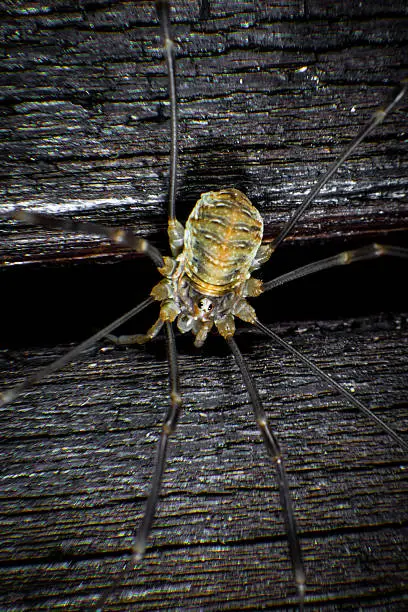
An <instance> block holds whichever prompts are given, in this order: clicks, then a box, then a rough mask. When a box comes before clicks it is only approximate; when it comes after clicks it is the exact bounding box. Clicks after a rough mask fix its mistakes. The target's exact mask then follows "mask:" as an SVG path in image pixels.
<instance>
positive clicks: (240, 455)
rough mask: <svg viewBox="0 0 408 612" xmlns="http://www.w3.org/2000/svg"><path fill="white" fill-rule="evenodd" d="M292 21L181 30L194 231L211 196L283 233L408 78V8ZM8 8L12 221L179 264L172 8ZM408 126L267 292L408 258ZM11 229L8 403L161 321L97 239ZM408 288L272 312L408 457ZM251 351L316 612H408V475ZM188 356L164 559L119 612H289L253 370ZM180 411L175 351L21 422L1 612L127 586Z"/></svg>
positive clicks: (6, 412)
mask: <svg viewBox="0 0 408 612" xmlns="http://www.w3.org/2000/svg"><path fill="white" fill-rule="evenodd" d="M269 4H270V3H258V4H255V3H249V2H248V3H244V2H232V1H231V0H228V1H224V2H213V1H211V0H210V1H209V2H205V3H202V5H201V6H200V4H199V3H194V2H188V3H181V5H180V6H178V5H177V6H174V7H172V20H173V22H174V26H173V29H174V36H175V39H176V43H177V58H178V63H177V70H178V90H179V97H180V105H179V116H180V147H181V155H180V167H181V170H180V186H179V198H178V200H179V208H178V209H179V211H180V214H179V216H180V218H181V220H185V218H186V216H187V215H188V213H189V211H190V210H191V208H192V206H193V204H194V202H195V200H196V199H197V197H198V196H199V194H200V193H201V192H203V191H205V190H207V189H209V188H219V187H222V186H235V187H238V188H240V189H242V190H243V191H245V193H246V194H247V195H248V196H249V197H250V198H251V200H252V201H253V203H254V204H255V205H256V206H257V207H258V208H259V210H260V211H261V212H262V214H263V215H264V218H265V222H266V226H267V232H268V233H269V234H271V235H273V234H275V233H276V231H277V229H278V228H279V227H281V225H282V223H283V222H284V220H285V219H286V218H287V215H288V213H289V211H290V210H293V209H294V207H295V206H296V205H297V204H298V203H299V201H300V199H301V197H302V195H303V194H304V193H305V192H306V191H307V189H308V188H309V186H310V185H311V184H312V183H313V180H314V178H315V177H316V175H318V173H319V172H320V171H321V170H322V169H323V168H325V167H326V164H327V162H328V161H330V160H331V159H333V158H334V157H335V156H336V155H337V154H338V153H339V151H340V149H341V147H342V145H344V143H345V142H346V141H347V140H348V139H349V138H350V137H351V135H352V134H354V132H355V131H356V129H357V128H358V127H360V126H361V125H362V124H363V122H364V121H365V120H366V119H367V118H368V117H369V115H370V113H371V112H372V111H373V110H374V109H375V107H376V106H377V105H378V104H380V103H381V102H382V101H383V100H384V99H385V98H386V97H387V96H388V95H389V93H390V92H391V90H392V87H393V86H394V85H395V84H396V83H398V81H399V80H400V79H401V78H403V77H406V76H407V40H406V39H407V32H408V27H407V25H408V20H407V13H406V7H405V3H403V2H394V1H393V2H392V3H389V6H387V8H386V9H385V8H384V3H375V2H371V3H362V6H358V5H357V4H355V3H343V4H340V3H339V4H336V5H333V4H330V5H328V4H327V3H318V2H313V3H308V4H307V5H305V4H304V3H300V2H288V3H286V4H285V5H284V6H283V5H282V6H280V7H271V6H268V5H269ZM326 4H327V6H326ZM58 5H59V7H58ZM349 5H350V6H349ZM328 7H330V8H328ZM28 8H30V10H28ZM3 11H4V12H3V14H2V16H1V25H0V31H1V33H2V41H3V55H2V57H1V59H0V66H1V74H0V78H1V80H2V87H1V96H2V104H1V107H0V131H1V135H2V145H1V146H2V170H1V172H2V179H3V180H2V185H1V190H2V194H1V197H2V200H1V202H2V203H1V209H0V210H8V209H9V207H12V206H15V205H16V204H20V205H23V204H24V205H30V206H33V207H34V206H35V207H36V208H37V209H38V210H44V211H48V212H52V211H54V212H61V213H63V212H64V213H66V214H67V216H77V217H79V218H83V219H89V220H94V221H98V222H103V223H107V224H110V225H125V226H127V227H132V228H134V229H135V230H136V231H138V232H140V233H141V234H143V235H145V236H149V237H152V239H153V242H154V243H155V244H157V245H158V246H159V247H160V248H163V249H165V243H166V238H165V224H166V215H165V212H164V210H165V200H166V185H167V164H168V149H169V125H168V115H169V109H168V105H167V79H166V74H165V68H164V64H163V61H162V51H161V49H160V40H159V28H158V25H157V20H156V16H155V11H154V6H153V3H152V2H137V3H124V2H123V3H121V2H118V3H110V2H103V1H101V2H92V3H87V2H82V3H81V6H79V5H78V3H76V2H65V3H63V4H62V3H53V2H51V3H47V4H45V3H35V6H34V4H33V3H30V4H28V3H27V4H25V3H20V4H19V5H18V7H14V6H13V5H11V4H9V5H7V10H4V8H3ZM304 68H306V70H303V69H304ZM407 109H408V102H407V101H406V100H405V101H404V102H403V103H402V104H401V105H400V107H399V108H398V110H396V111H395V112H394V113H393V115H392V116H390V117H389V118H388V119H387V121H386V123H385V124H384V126H382V127H381V128H379V130H378V131H377V132H376V134H375V135H373V136H372V137H371V138H370V139H369V141H368V142H367V143H365V144H364V145H363V146H362V147H361V149H360V151H359V152H358V153H357V154H356V155H355V156H353V159H352V161H350V162H349V163H348V164H347V165H346V166H345V167H344V168H343V169H342V170H341V171H340V172H339V174H338V175H337V177H336V178H335V179H334V180H333V181H332V182H331V183H330V185H329V186H328V187H327V189H326V190H325V193H324V194H323V195H322V196H321V197H320V198H319V200H318V202H317V203H316V205H315V207H314V209H313V210H312V211H311V212H310V213H309V214H308V215H307V217H305V219H304V220H303V221H302V222H301V223H300V226H299V228H298V230H297V232H296V235H295V237H291V239H289V240H288V241H287V244H286V245H284V246H283V247H282V249H281V254H279V253H277V254H276V258H275V260H273V261H271V262H270V264H269V265H268V266H266V267H265V270H264V271H263V275H264V277H265V278H272V277H273V276H274V275H275V274H278V273H280V272H281V271H284V270H287V269H291V268H292V267H295V266H296V265H300V264H301V263H306V262H307V261H310V260H313V259H316V258H317V257H319V256H326V255H328V254H331V253H333V252H336V251H338V250H342V249H343V248H345V247H346V246H347V247H348V246H360V245H362V244H365V243H367V242H370V241H372V239H373V238H377V239H380V240H383V241H388V242H395V243H398V244H404V243H405V244H406V242H407V240H406V233H405V232H404V230H406V227H407V217H408V198H407V176H408V172H407V170H408V168H407V166H408V162H407V156H406V152H407V151H406V149H407V147H406V142H404V138H405V137H404V134H406V130H407V119H406V117H407ZM0 231H1V237H0V253H1V255H0V256H1V261H2V263H3V264H4V263H6V262H8V263H9V264H10V265H8V266H3V268H2V269H1V270H0V274H1V281H0V282H1V286H0V303H1V313H2V316H1V331H0V341H1V348H2V349H3V350H2V352H1V353H0V359H1V366H2V379H3V378H4V380H5V381H6V384H10V383H12V382H13V381H15V380H17V379H18V378H19V376H23V375H26V374H29V373H30V372H31V371H32V370H33V369H35V368H37V367H39V366H40V365H43V364H45V363H48V362H49V361H52V360H53V359H54V358H55V357H56V356H58V355H60V354H61V353H62V351H63V350H65V349H66V348H67V346H66V345H67V343H70V342H73V341H79V340H80V339H82V338H83V337H85V336H86V335H87V334H89V333H91V332H92V331H94V329H95V328H98V327H99V326H100V325H103V324H105V323H108V322H109V320H110V319H111V318H113V317H114V316H116V315H119V314H121V312H123V311H124V310H126V308H130V307H131V306H132V305H134V304H135V303H137V302H138V301H141V300H142V299H143V298H144V297H146V295H147V293H148V291H149V288H150V287H151V285H152V284H153V283H154V282H155V280H156V278H157V273H156V272H155V271H154V269H153V266H152V265H151V263H150V262H145V261H144V260H143V259H141V258H135V257H133V256H131V254H129V253H121V252H120V251H118V250H115V249H113V248H112V247H110V246H109V245H106V244H104V243H103V242H100V241H98V240H95V239H90V238H88V237H82V236H67V235H59V234H46V233H45V232H44V231H43V230H41V229H40V228H29V227H25V226H21V225H18V224H16V223H12V222H7V223H6V222H2V223H1V225H0ZM23 262H25V263H24V265H22V263H23ZM27 262H31V263H27ZM104 263H106V264H109V265H102V264H104ZM17 264H18V265H17ZM406 270H407V268H406V265H404V264H403V263H401V262H388V263H386V262H376V263H375V264H373V266H370V265H361V266H358V267H357V266H355V267H354V269H352V268H350V269H347V270H346V269H345V270H343V271H339V272H338V273H337V272H336V273H333V274H328V275H324V276H320V277H319V278H317V279H316V280H313V281H312V279H310V283H309V282H308V283H306V282H305V283H303V282H302V283H299V284H297V285H296V286H295V287H294V288H293V289H290V288H288V290H287V291H284V290H283V289H280V290H279V291H276V292H274V293H271V294H270V295H266V296H264V297H262V298H260V299H259V300H257V301H256V302H255V301H254V305H255V306H256V308H257V312H258V313H259V315H260V317H261V318H263V319H264V320H265V321H266V322H267V323H268V324H273V323H274V321H277V323H276V329H277V330H278V331H281V333H282V334H283V335H284V337H286V338H287V339H288V340H291V341H293V343H294V344H295V346H296V347H297V348H299V349H300V350H302V351H304V352H305V354H307V355H308V356H309V357H313V358H315V359H316V362H317V363H318V364H319V365H321V366H322V367H323V368H324V369H325V370H326V371H329V372H331V373H332V374H333V375H334V376H336V377H337V378H338V379H339V380H342V381H344V383H345V384H346V385H347V386H348V388H351V387H353V388H355V390H356V394H357V395H358V397H359V398H360V399H362V400H364V401H365V402H366V403H367V404H368V405H370V406H379V408H378V413H379V414H380V415H381V416H383V418H384V419H386V420H387V422H388V423H389V424H391V425H392V426H393V427H395V428H396V429H397V430H398V431H399V433H400V434H401V435H404V434H405V436H406V435H407V420H408V416H407V413H408V405H407V400H406V397H407V388H408V374H407V372H408V355H407V353H408V352H407V344H408V325H407V316H406V315H405V314H404V312H405V313H406V312H407V311H408V305H407V301H406V298H405V295H404V291H403V286H404V279H406ZM314 296H315V297H314ZM155 314H156V313H155V312H154V309H152V310H150V311H149V313H147V316H146V317H140V318H139V319H138V320H137V321H136V322H135V323H134V324H129V330H130V331H143V330H144V329H145V327H146V325H147V324H148V323H149V321H151V320H152V319H153V318H154V316H155ZM312 318H313V319H315V320H314V321H313V322H312ZM54 321H55V322H54ZM237 341H238V343H239V345H240V346H241V348H242V350H243V351H244V353H245V355H246V356H247V359H248V363H249V366H250V368H251V370H252V372H253V374H254V376H255V379H256V382H257V384H258V386H259V389H260V393H261V397H262V398H263V399H264V401H265V405H266V408H267V411H268V415H269V416H270V419H271V421H272V425H273V429H274V431H276V433H277V435H278V437H279V440H280V441H281V444H282V447H283V449H284V451H285V455H286V457H287V466H288V471H289V477H290V480H291V485H292V491H293V497H294V504H295V508H296V514H297V519H298V523H299V530H300V535H301V540H302V547H303V550H304V554H305V564H306V570H307V575H308V597H309V604H308V605H309V608H310V609H317V608H321V609H325V610H337V609H339V608H341V609H350V610H355V609H356V607H358V606H359V607H361V608H363V609H365V608H367V609H378V610H380V609H381V610H382V609H388V610H402V609H404V607H405V606H406V603H407V602H406V599H405V597H406V595H405V593H406V591H407V583H408V576H407V571H408V560H407V554H406V548H407V541H406V528H407V512H406V506H407V496H406V491H407V484H406V476H405V474H406V469H405V471H404V469H403V467H404V466H405V467H406V457H405V456H404V453H403V452H402V451H400V450H399V449H398V448H396V446H395V445H394V444H393V443H392V442H391V441H390V440H389V439H388V438H387V437H386V436H384V435H382V434H381V433H379V432H378V430H377V429H376V427H374V426H372V425H371V424H370V423H367V421H366V420H365V419H363V418H362V417H359V416H358V415H356V414H355V412H354V411H351V410H348V409H347V406H346V405H345V403H344V402H343V401H342V400H341V399H340V398H339V397H338V396H337V395H336V394H334V393H331V392H330V391H328V390H327V389H326V388H325V386H324V385H322V384H321V383H319V382H318V381H316V379H315V377H314V376H313V375H312V374H310V373H309V372H308V371H307V370H306V369H305V368H303V367H302V366H300V365H299V364H295V363H293V361H292V360H291V358H290V357H288V356H286V355H284V354H282V353H281V351H280V350H278V349H275V348H273V347H271V346H270V345H269V343H268V342H265V341H264V339H263V338H262V337H260V336H259V335H258V334H255V333H248V332H246V331H244V330H240V331H239V333H238V334H237ZM178 342H179V350H180V353H181V356H180V369H181V376H182V388H183V395H184V399H185V412H184V415H183V417H182V419H181V422H180V425H179V428H178V431H177V434H176V436H175V439H174V441H173V443H172V445H171V454H170V460H169V466H168V469H167V473H166V477H165V484H164V489H163V496H162V502H161V503H160V506H159V513H158V516H157V519H156V521H155V523H154V529H153V535H152V538H151V541H150V544H151V547H150V548H149V550H148V553H147V557H146V563H145V564H144V565H142V566H141V567H139V568H138V569H137V570H136V571H135V572H134V573H133V574H132V575H131V576H129V578H128V579H127V580H126V585H124V587H123V588H121V589H119V590H118V591H117V592H116V593H115V594H114V596H113V597H112V599H111V600H110V602H109V606H108V607H109V609H117V610H123V609H130V608H132V606H134V608H135V609H138V610H155V609H164V610H171V609H176V608H178V609H207V610H220V609H230V610H232V609H243V608H245V607H246V608H262V607H264V608H268V609H288V608H290V607H291V606H293V605H294V601H295V599H294V597H295V589H294V586H293V579H292V576H291V572H290V562H289V559H288V553H287V545H286V539H285V534H284V530H283V521H282V517H281V514H280V509H279V503H278V495H277V491H276V487H275V482H274V477H273V471H272V469H271V468H270V466H269V465H268V461H267V458H266V453H265V451H264V448H263V446H262V444H261V442H260V440H259V436H258V433H257V430H256V426H255V424H254V422H253V417H252V410H251V407H250V405H249V403H248V400H247V396H246V393H245V390H244V388H243V385H242V382H241V381H240V379H239V375H238V373H237V372H236V370H235V368H234V366H233V360H232V357H231V356H230V355H228V352H227V351H226V349H225V348H224V347H223V344H222V342H221V341H220V340H219V339H217V338H216V337H212V338H210V339H209V341H208V343H207V344H206V346H205V347H204V349H203V350H202V351H196V350H195V349H194V348H193V347H192V342H191V338H190V337H185V338H178ZM63 343H64V345H63ZM167 401H168V400H167V371H166V363H165V358H164V347H163V341H162V340H161V339H158V340H157V341H155V342H154V343H152V344H151V345H150V346H147V347H144V348H142V349H140V348H139V349H138V348H133V349H123V350H120V349H113V348H112V347H109V346H108V345H107V344H101V345H99V346H98V347H95V349H94V350H92V351H90V352H89V353H88V354H87V355H86V356H84V358H83V360H81V361H79V362H77V363H74V364H72V365H71V366H69V367H67V368H66V369H65V370H64V371H63V372H61V373H58V374H55V375H53V377H52V378H50V379H49V380H47V381H45V382H44V385H42V386H38V387H36V388H35V389H34V390H33V392H32V393H31V394H30V395H28V396H27V397H26V398H23V399H22V400H20V401H18V402H16V403H15V404H13V405H12V406H9V407H6V408H5V409H3V410H2V413H1V418H2V424H1V430H2V434H3V436H2V446H3V448H2V451H3V452H2V474H3V475H4V477H5V480H3V483H5V484H3V488H2V497H3V509H2V543H3V546H2V548H1V554H0V563H1V566H0V569H1V600H0V606H1V608H2V609H5V610H11V609H13V610H16V609H17V610H33V609H58V608H61V607H63V606H64V607H65V608H64V609H69V610H82V609H86V608H87V606H89V605H90V603H91V601H92V599H93V598H94V597H95V595H96V594H97V593H98V592H100V589H101V588H102V587H103V586H105V585H107V584H109V583H110V582H111V580H112V577H113V576H114V575H115V573H116V572H117V570H118V568H119V567H120V564H121V562H122V561H123V560H124V559H125V558H126V552H127V551H128V550H129V547H130V542H131V533H132V530H133V529H134V528H135V526H136V525H137V523H138V520H139V519H140V517H141V513H142V510H143V503H144V499H145V495H146V493H147V490H148V487H149V479H150V474H151V469H152V458H153V456H154V451H155V444H156V440H157V435H158V432H159V424H160V422H161V419H162V418H163V415H164V413H165V409H166V406H167ZM344 409H345V410H344Z"/></svg>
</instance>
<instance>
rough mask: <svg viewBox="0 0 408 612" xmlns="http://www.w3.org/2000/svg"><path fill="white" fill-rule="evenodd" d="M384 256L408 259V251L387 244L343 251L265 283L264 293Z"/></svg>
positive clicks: (376, 244)
mask: <svg viewBox="0 0 408 612" xmlns="http://www.w3.org/2000/svg"><path fill="white" fill-rule="evenodd" d="M383 255H390V256H392V257H402V258H408V249H404V248H402V247H396V246H389V245H386V244H378V243H373V244H369V245H368V246H364V247H361V248H359V249H353V250H351V251H342V252H341V253H338V254H337V255H333V256H332V257H327V258H326V259H320V260H319V261H314V262H312V263H310V264H307V265H306V266H302V267H301V268H296V270H291V271H290V272H287V273H286V274H282V275H281V276H278V277H277V278H274V279H273V280H271V281H268V282H267V283H264V284H263V290H264V292H265V291H269V290H270V289H273V288H274V287H279V286H280V285H284V284H285V283H289V282H290V281H293V280H295V279H297V278H302V277H303V276H309V274H314V273H315V272H320V271H321V270H328V269H329V268H334V267H335V266H343V265H345V264H350V263H355V262H357V261H366V260H368V259H375V258H376V257H382V256H383Z"/></svg>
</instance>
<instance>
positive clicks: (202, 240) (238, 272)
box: [184, 189, 263, 296]
mask: <svg viewBox="0 0 408 612" xmlns="http://www.w3.org/2000/svg"><path fill="white" fill-rule="evenodd" d="M262 234H263V221H262V217H261V215H260V214H259V212H258V211H257V209H256V208H255V207H254V206H253V205H252V204H251V202H250V201H249V200H248V198H247V197H246V196H245V195H244V194H243V193H241V192H240V191H238V189H223V190H221V191H216V192H215V191H209V192H208V193H204V194H202V196H201V198H200V199H199V200H198V202H197V204H196V205H195V206H194V208H193V210H192V211H191V214H190V216H189V218H188V220H187V223H186V228H185V233H184V257H185V263H184V266H185V273H186V275H187V277H188V278H189V279H190V282H191V284H192V285H193V287H194V288H195V289H197V291H199V292H200V293H202V294H204V295H212V296H221V295H224V294H225V293H227V292H229V291H231V290H232V289H233V288H234V287H236V286H237V285H239V284H241V283H242V282H244V281H245V280H247V279H248V278H249V276H250V272H249V269H250V267H251V265H252V262H253V260H254V257H255V255H256V253H257V251H258V249H259V246H260V244H261V241H262Z"/></svg>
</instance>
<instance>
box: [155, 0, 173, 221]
mask: <svg viewBox="0 0 408 612" xmlns="http://www.w3.org/2000/svg"><path fill="white" fill-rule="evenodd" d="M156 10H157V14H158V16H159V21H160V25H161V29H162V38H163V47H164V52H165V56H166V63H167V72H168V75H169V96H170V113H171V147H170V186H169V202H168V211H169V221H170V220H171V221H173V220H174V219H175V218H176V189H177V154H178V144H177V95H176V64H175V61H174V43H173V40H172V37H171V33H170V9H169V3H168V0H156Z"/></svg>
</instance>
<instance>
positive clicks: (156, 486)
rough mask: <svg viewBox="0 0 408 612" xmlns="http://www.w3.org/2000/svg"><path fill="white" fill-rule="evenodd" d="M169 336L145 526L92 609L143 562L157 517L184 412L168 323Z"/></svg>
mask: <svg viewBox="0 0 408 612" xmlns="http://www.w3.org/2000/svg"><path fill="white" fill-rule="evenodd" d="M165 327H166V335H167V351H168V362H169V377H170V407H169V409H168V412H167V415H166V418H165V419H164V423H163V426H162V431H161V435H160V440H159V445H158V447H157V454H156V460H155V464H154V471H153V478H152V482H151V489H150V493H149V496H148V498H147V503H146V507H145V511H144V514H143V518H142V523H141V525H140V527H139V529H138V530H137V532H136V536H135V538H134V541H133V545H132V556H131V557H130V558H129V559H128V560H127V561H125V564H124V566H123V568H122V570H121V571H120V572H119V573H118V574H117V575H116V577H115V579H114V581H113V583H112V584H110V585H109V587H108V588H107V590H106V592H105V593H104V594H103V595H101V596H98V598H97V600H96V602H95V603H94V606H93V608H92V609H94V610H101V609H102V607H103V605H104V604H105V602H106V600H107V599H108V597H109V595H110V594H111V593H112V591H113V590H114V589H115V588H116V587H117V586H118V585H119V583H120V582H121V580H122V579H123V578H125V577H126V575H127V574H128V573H129V572H130V571H131V569H132V568H133V566H134V564H135V563H137V562H139V561H141V560H142V559H143V557H144V554H145V551H146V544H147V539H148V537H149V534H150V531H151V528H152V523H153V519H154V516H155V513H156V507H157V502H158V500H159V493H160V489H161V484H162V479H163V472H164V468H165V466H166V457H167V447H168V442H169V438H170V436H171V435H172V434H173V433H174V431H175V429H176V425H177V421H178V419H179V416H180V412H181V408H182V398H181V395H180V392H179V386H180V385H179V373H178V362H177V350H176V342H175V338H174V331H173V326H172V324H171V323H166V325H165Z"/></svg>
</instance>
